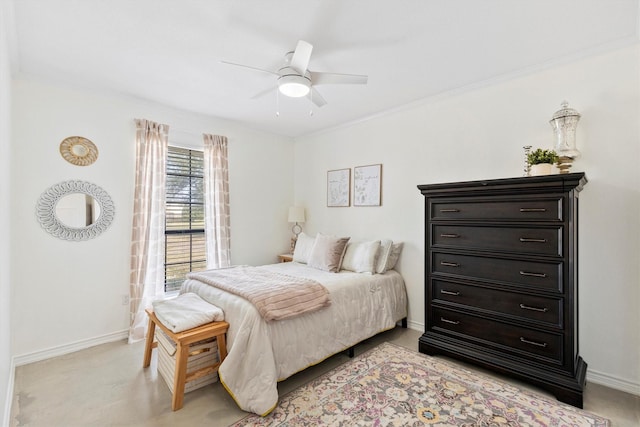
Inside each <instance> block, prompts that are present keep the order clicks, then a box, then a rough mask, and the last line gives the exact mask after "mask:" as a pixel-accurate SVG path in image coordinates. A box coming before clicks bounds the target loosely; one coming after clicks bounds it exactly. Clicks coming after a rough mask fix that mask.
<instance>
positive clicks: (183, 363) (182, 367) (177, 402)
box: [171, 341, 189, 411]
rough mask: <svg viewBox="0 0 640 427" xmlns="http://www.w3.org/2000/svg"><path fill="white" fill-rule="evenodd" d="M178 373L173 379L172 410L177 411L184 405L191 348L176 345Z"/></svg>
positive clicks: (180, 344) (178, 343)
mask: <svg viewBox="0 0 640 427" xmlns="http://www.w3.org/2000/svg"><path fill="white" fill-rule="evenodd" d="M176 344H177V348H176V371H175V374H174V377H173V399H172V400H171V409H173V410H174V411H177V410H178V409H180V408H182V405H183V403H184V385H185V383H186V380H187V359H188V358H189V346H183V345H182V343H180V342H179V341H178V342H177V343H176Z"/></svg>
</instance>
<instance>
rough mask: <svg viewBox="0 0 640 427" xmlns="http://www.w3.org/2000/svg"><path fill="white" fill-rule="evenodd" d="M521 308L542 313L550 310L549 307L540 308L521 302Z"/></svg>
mask: <svg viewBox="0 0 640 427" xmlns="http://www.w3.org/2000/svg"><path fill="white" fill-rule="evenodd" d="M520 308H521V309H523V310H531V311H539V312H541V313H546V312H547V311H549V309H548V308H547V307H543V308H538V307H529V306H528V305H524V304H520Z"/></svg>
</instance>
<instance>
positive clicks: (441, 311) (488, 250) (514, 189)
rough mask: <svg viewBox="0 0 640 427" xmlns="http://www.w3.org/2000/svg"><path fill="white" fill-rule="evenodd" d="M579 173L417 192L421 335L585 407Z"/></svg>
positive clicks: (434, 346)
mask: <svg viewBox="0 0 640 427" xmlns="http://www.w3.org/2000/svg"><path fill="white" fill-rule="evenodd" d="M586 183H587V178H586V177H585V175H584V173H570V174H564V175H546V176H538V177H522V178H508V179H494V180H487V181H471V182H453V183H446V184H431V185H419V186H418V188H419V189H420V191H421V192H422V194H423V195H424V196H425V276H426V283H425V287H426V289H425V300H426V301H425V310H426V314H425V317H426V319H425V322H426V324H425V333H424V334H423V335H422V336H421V337H420V339H419V349H420V351H421V352H422V353H427V354H442V355H446V356H450V357H454V358H457V359H460V360H464V361H466V362H471V363H474V364H477V365H480V366H482V367H485V368H489V369H492V370H495V371H497V372H500V373H502V374H506V375H509V376H512V377H515V378H518V379H520V380H524V381H527V382H530V383H532V384H534V385H536V386H538V387H540V388H543V389H546V390H548V391H549V392H551V393H553V394H554V395H555V396H556V398H557V399H558V400H560V401H562V402H566V403H569V404H571V405H574V406H577V407H579V408H582V393H583V389H584V385H585V375H586V370H587V364H586V363H585V361H584V360H583V359H582V357H580V355H579V354H578V252H577V251H578V193H579V192H580V190H582V188H583V187H584V185H585V184H586Z"/></svg>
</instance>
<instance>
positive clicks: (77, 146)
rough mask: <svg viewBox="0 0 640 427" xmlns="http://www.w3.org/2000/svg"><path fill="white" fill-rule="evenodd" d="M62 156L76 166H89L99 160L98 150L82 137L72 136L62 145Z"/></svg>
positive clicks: (64, 140)
mask: <svg viewBox="0 0 640 427" xmlns="http://www.w3.org/2000/svg"><path fill="white" fill-rule="evenodd" d="M60 154H61V155H62V158H63V159H65V160H66V161H67V162H69V163H71V164H74V165H76V166H89V165H90V164H92V163H93V162H95V161H96V160H97V159H98V148H97V147H96V146H95V144H94V143H93V142H91V141H89V140H88V139H87V138H84V137H82V136H70V137H68V138H65V139H63V140H62V142H61V143H60Z"/></svg>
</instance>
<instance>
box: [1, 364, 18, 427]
mask: <svg viewBox="0 0 640 427" xmlns="http://www.w3.org/2000/svg"><path fill="white" fill-rule="evenodd" d="M15 378H16V365H15V362H14V360H13V358H11V365H10V366H9V381H7V398H6V399H5V402H4V417H3V420H2V426H3V427H9V426H10V425H11V407H12V406H13V388H14V386H13V385H14V382H15Z"/></svg>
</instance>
